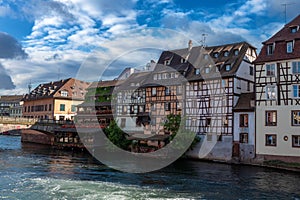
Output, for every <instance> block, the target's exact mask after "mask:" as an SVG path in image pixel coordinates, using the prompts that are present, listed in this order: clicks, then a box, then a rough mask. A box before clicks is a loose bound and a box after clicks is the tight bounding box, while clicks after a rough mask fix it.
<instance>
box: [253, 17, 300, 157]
mask: <svg viewBox="0 0 300 200" xmlns="http://www.w3.org/2000/svg"><path fill="white" fill-rule="evenodd" d="M299 25H300V15H299V16H298V17H296V18H295V19H293V20H292V21H291V22H290V23H288V24H286V25H285V26H284V27H283V28H282V29H281V30H280V31H279V32H277V33H276V34H275V35H274V36H272V37H271V38H270V39H269V40H267V41H265V42H264V43H263V48H262V50H261V52H260V54H259V56H258V58H257V60H256V61H255V70H256V79H255V84H256V154H257V156H259V157H262V158H263V159H265V160H275V159H276V160H283V161H292V162H297V161H298V162H300V79H299V77H300V31H299Z"/></svg>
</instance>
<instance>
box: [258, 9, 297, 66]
mask: <svg viewBox="0 0 300 200" xmlns="http://www.w3.org/2000/svg"><path fill="white" fill-rule="evenodd" d="M299 26H300V15H298V16H297V17H296V18H294V19H293V20H292V21H291V22H289V23H288V24H286V25H285V26H284V27H283V28H282V29H281V30H280V31H278V32H277V33H276V34H275V35H273V36H272V37H271V38H270V39H268V40H267V41H265V42H263V47H262V49H261V52H260V53H259V56H258V57H257V59H256V60H255V63H257V64H259V63H264V62H271V61H276V60H288V59H294V58H299V57H300V30H299ZM292 28H295V29H296V30H297V31H296V32H294V33H293V32H292V31H291V30H292ZM288 41H294V49H293V52H292V53H287V52H286V49H287V48H286V42H288ZM273 44H274V48H275V49H274V53H273V54H272V55H268V54H267V48H268V45H273Z"/></svg>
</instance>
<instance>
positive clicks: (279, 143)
mask: <svg viewBox="0 0 300 200" xmlns="http://www.w3.org/2000/svg"><path fill="white" fill-rule="evenodd" d="M295 109H297V107H295V106H259V107H257V108H256V135H257V136H256V154H263V155H277V156H298V157H299V156H300V148H297V147H292V135H300V127H299V126H292V125H291V123H292V121H291V120H292V117H291V111H292V110H295ZM266 110H276V111H277V125H276V126H265V121H266V116H265V112H266ZM266 134H275V135H276V138H277V139H276V146H266ZM285 136H287V140H286V141H285V140H284V139H285V138H284V137H285Z"/></svg>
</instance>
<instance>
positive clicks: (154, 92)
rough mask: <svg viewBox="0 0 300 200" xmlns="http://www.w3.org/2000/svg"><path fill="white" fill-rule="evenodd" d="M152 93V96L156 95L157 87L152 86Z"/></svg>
mask: <svg viewBox="0 0 300 200" xmlns="http://www.w3.org/2000/svg"><path fill="white" fill-rule="evenodd" d="M151 94H152V96H156V88H151Z"/></svg>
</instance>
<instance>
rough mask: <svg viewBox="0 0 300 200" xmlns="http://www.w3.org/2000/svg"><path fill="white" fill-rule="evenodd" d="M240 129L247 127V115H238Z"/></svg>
mask: <svg viewBox="0 0 300 200" xmlns="http://www.w3.org/2000/svg"><path fill="white" fill-rule="evenodd" d="M240 127H248V114H240Z"/></svg>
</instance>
